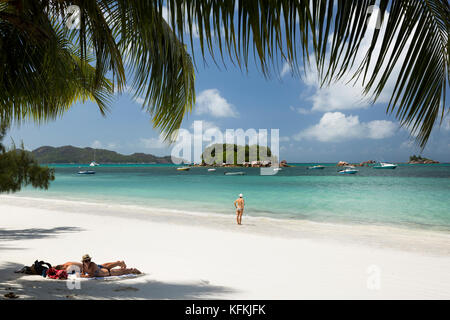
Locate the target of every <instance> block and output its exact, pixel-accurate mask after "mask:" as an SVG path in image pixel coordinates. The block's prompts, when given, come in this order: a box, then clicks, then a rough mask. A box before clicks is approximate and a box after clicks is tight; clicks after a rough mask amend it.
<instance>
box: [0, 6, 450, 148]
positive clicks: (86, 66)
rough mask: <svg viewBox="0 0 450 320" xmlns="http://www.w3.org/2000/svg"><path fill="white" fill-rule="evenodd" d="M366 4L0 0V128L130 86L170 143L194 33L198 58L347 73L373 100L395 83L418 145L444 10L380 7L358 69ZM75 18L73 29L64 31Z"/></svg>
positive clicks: (434, 117)
mask: <svg viewBox="0 0 450 320" xmlns="http://www.w3.org/2000/svg"><path fill="white" fill-rule="evenodd" d="M374 4H375V0H353V1H350V0H339V1H334V0H328V1H326V0H299V1H291V0H239V1H238V0H217V1H212V0H166V1H163V0H139V1H137V0H136V1H128V0H127V1H126V0H97V1H93V0H91V1H88V0H72V1H66V0H0V48H1V51H0V68H2V69H1V72H0V115H1V117H2V119H3V120H5V121H12V120H16V121H22V120H24V119H30V118H31V119H33V120H35V121H41V120H48V119H52V118H54V117H55V116H57V115H59V114H61V113H62V112H64V111H65V110H67V108H68V107H70V105H71V104H72V103H73V101H74V100H79V99H81V100H84V99H94V100H95V101H96V102H97V104H98V106H99V108H100V110H101V111H102V112H104V111H105V110H106V108H107V105H108V104H107V101H108V99H109V98H110V96H111V95H112V94H113V92H121V91H123V90H125V88H131V89H132V91H133V92H134V93H135V94H136V95H140V96H141V95H143V96H144V97H145V98H144V102H143V105H142V106H143V108H146V109H147V110H148V111H149V113H150V114H151V116H152V121H153V124H154V126H155V127H156V128H158V129H159V130H161V132H163V133H164V134H165V137H166V138H169V137H170V135H171V133H172V132H174V131H175V130H176V129H177V128H179V126H180V125H181V122H182V120H183V117H184V115H185V114H186V112H190V111H191V110H192V107H193V105H194V102H195V88H194V80H195V76H194V70H195V69H194V64H193V62H192V61H193V59H191V56H190V55H189V53H188V46H186V45H185V41H186V43H188V45H189V44H190V48H191V50H190V51H191V52H194V50H193V43H194V41H196V40H194V35H195V36H198V42H199V44H200V48H201V55H202V58H205V57H206V56H207V55H209V54H210V55H211V56H212V57H213V58H214V59H215V61H217V60H219V59H222V60H224V59H223V58H224V56H228V57H229V58H230V59H231V60H232V61H233V62H234V63H235V64H237V65H238V66H239V67H240V68H243V69H247V67H248V65H249V63H250V62H249V57H250V56H251V55H253V56H254V58H255V60H256V63H257V65H258V66H259V67H260V68H261V71H262V73H263V74H264V75H265V76H270V75H271V74H273V72H274V71H276V70H278V64H279V62H280V61H283V60H284V61H286V62H287V63H289V64H290V66H291V68H292V70H293V71H294V72H295V73H300V70H301V67H302V66H303V69H304V70H307V68H305V66H306V65H307V64H308V63H310V62H311V63H312V64H313V65H314V67H315V68H317V70H318V71H319V76H320V81H321V84H322V85H324V86H326V85H328V84H330V83H331V82H333V81H336V80H339V79H342V78H343V76H344V75H348V73H349V72H352V74H351V75H352V76H353V78H352V79H354V80H359V81H362V82H363V84H364V93H365V94H367V96H368V97H369V98H370V99H371V101H372V102H375V101H377V98H378V97H379V96H380V94H381V93H382V92H383V90H384V88H385V85H386V82H387V80H388V79H390V78H392V77H394V78H395V88H394V90H393V92H392V94H391V100H390V101H389V104H388V107H387V112H388V113H392V114H394V115H395V117H397V119H398V120H399V121H400V123H401V124H402V125H403V126H405V127H406V128H408V129H409V130H411V132H412V133H414V135H415V136H416V137H417V141H418V143H419V144H420V145H421V146H422V147H424V146H425V144H426V142H427V140H428V138H429V136H430V133H431V131H432V129H433V127H434V125H435V124H436V123H437V122H439V121H442V119H443V117H444V115H445V112H446V111H448V109H449V107H448V106H447V105H446V102H445V101H446V99H445V97H446V90H447V86H448V84H447V81H448V78H449V41H448V30H449V21H450V13H449V12H450V9H449V4H448V2H447V1H446V0H396V1H391V2H390V1H387V0H379V1H378V2H377V4H378V6H379V16H378V19H379V22H380V23H379V27H380V28H377V29H376V30H375V31H374V32H373V34H372V35H371V39H372V41H371V45H370V47H369V49H366V50H365V52H363V53H364V54H365V58H364V59H363V60H362V61H356V60H355V57H356V56H357V54H360V53H361V52H360V51H361V50H362V49H361V46H360V44H361V41H362V39H363V38H364V37H365V36H368V32H367V21H368V18H369V17H370V15H371V12H372V11H371V9H372V8H373V6H374ZM73 5H74V6H76V7H70V6H73ZM73 8H75V10H72V11H71V10H70V9H73ZM68 12H71V13H72V14H68ZM387 12H389V14H388V15H387ZM68 19H69V20H68ZM75 20H77V21H78V22H79V23H77V28H73V29H68V28H67V27H66V26H67V23H68V22H73V21H75ZM250 47H251V48H250ZM194 58H195V57H194ZM398 65H401V68H400V72H399V73H398V74H395V73H393V69H394V67H395V66H398ZM94 66H95V68H94ZM354 70H356V71H354ZM108 77H109V78H110V79H109V80H108Z"/></svg>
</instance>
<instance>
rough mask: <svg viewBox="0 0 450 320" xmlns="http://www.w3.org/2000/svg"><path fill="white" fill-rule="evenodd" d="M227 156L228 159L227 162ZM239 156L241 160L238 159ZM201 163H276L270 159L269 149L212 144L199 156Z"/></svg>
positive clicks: (258, 146) (270, 152) (253, 146)
mask: <svg viewBox="0 0 450 320" xmlns="http://www.w3.org/2000/svg"><path fill="white" fill-rule="evenodd" d="M230 154H231V156H230ZM227 156H229V157H230V159H229V160H231V159H232V160H231V161H227ZM239 156H241V157H242V158H241V159H238V157H239ZM201 159H202V163H207V164H222V163H228V164H231V162H232V164H234V165H241V164H242V162H250V161H277V160H276V159H275V160H274V159H272V151H271V150H270V148H269V147H263V146H260V145H251V146H249V145H246V146H238V145H237V144H226V143H224V144H219V143H216V144H213V145H211V146H209V147H207V148H206V149H205V151H203V153H202V155H201Z"/></svg>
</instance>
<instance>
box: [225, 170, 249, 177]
mask: <svg viewBox="0 0 450 320" xmlns="http://www.w3.org/2000/svg"><path fill="white" fill-rule="evenodd" d="M224 175H226V176H243V175H245V172H242V171H238V172H224Z"/></svg>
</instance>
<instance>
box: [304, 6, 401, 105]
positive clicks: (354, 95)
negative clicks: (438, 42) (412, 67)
mask: <svg viewBox="0 0 450 320" xmlns="http://www.w3.org/2000/svg"><path fill="white" fill-rule="evenodd" d="M378 11H379V9H378V7H376V6H375V7H374V11H373V14H372V16H371V18H370V20H369V23H368V26H367V32H366V36H365V37H364V38H363V39H362V41H361V44H360V47H359V50H358V53H357V55H356V58H355V63H354V66H353V68H351V69H350V70H348V71H347V73H346V75H345V76H344V77H343V78H342V79H341V80H339V81H338V82H332V83H331V84H330V85H329V86H324V87H322V88H321V87H320V83H319V81H318V71H317V69H316V68H315V67H312V68H311V70H309V71H308V72H307V75H306V77H305V78H304V79H303V82H304V83H305V84H306V85H308V86H310V87H311V88H313V89H314V93H313V94H312V96H311V97H310V98H309V99H310V100H311V101H312V104H313V106H312V111H319V112H329V111H335V110H354V109H364V108H367V107H369V105H370V101H369V97H368V96H364V95H363V89H364V86H363V84H362V77H361V78H360V79H359V80H358V81H357V82H356V83H355V81H354V80H353V81H352V80H351V79H352V76H353V75H354V73H355V71H356V70H357V68H358V66H359V64H360V63H361V62H362V61H363V59H364V57H365V55H366V52H367V50H368V49H369V47H370V45H371V40H372V35H373V32H374V30H375V26H376V22H377V21H376V20H377V16H378ZM388 17H389V14H388V13H386V15H385V17H384V22H383V24H384V26H382V28H381V32H380V36H379V38H380V39H383V36H384V31H385V30H386V28H385V26H386V23H387V21H388ZM393 43H395V39H394V41H393ZM381 44H382V43H381V41H378V43H377V44H376V46H375V49H374V53H373V54H372V60H371V62H370V66H369V72H368V74H370V73H371V71H372V70H373V68H374V66H375V63H376V61H377V58H378V52H379V51H380V48H381ZM391 48H392V46H391ZM390 51H392V49H391V50H390ZM405 55H406V53H403V54H402V55H401V56H400V57H399V60H398V61H397V64H396V66H395V67H394V69H393V71H392V73H391V75H390V77H389V80H388V81H387V83H386V85H385V87H384V90H383V92H382V94H381V95H380V96H379V97H378V99H377V103H387V102H389V99H390V97H391V94H392V91H393V89H394V87H395V81H396V78H397V75H398V74H399V72H400V69H401V65H402V61H403V60H404V57H405ZM387 56H389V53H388V54H387ZM313 60H314V59H313ZM386 63H387V62H386ZM311 65H312V66H314V65H315V62H314V61H312V63H311ZM384 67H385V65H384V66H383V68H384ZM382 70H383V69H382ZM366 80H367V79H366ZM376 82H377V81H375V83H376Z"/></svg>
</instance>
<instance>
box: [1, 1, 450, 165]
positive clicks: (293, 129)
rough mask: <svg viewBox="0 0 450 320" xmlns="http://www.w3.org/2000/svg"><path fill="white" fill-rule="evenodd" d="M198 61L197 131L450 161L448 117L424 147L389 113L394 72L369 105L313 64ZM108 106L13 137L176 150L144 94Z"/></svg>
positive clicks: (348, 154)
mask: <svg viewBox="0 0 450 320" xmlns="http://www.w3.org/2000/svg"><path fill="white" fill-rule="evenodd" d="M375 12H376V10H375ZM375 20H376V17H373V18H372V19H371V21H370V23H369V27H368V28H369V29H372V30H373V29H374V28H375V22H376V21H375ZM386 20H387V19H385V21H386ZM369 39H370V38H369V37H366V39H364V40H363V42H362V44H361V46H362V48H364V47H367V46H368V44H369ZM195 41H196V40H195ZM196 48H197V45H196ZM362 54H363V53H361V54H360V57H358V59H361V58H362ZM196 59H197V60H196V61H197V72H196V83H195V86H196V97H197V98H196V106H195V108H194V110H193V112H192V113H190V114H188V115H186V117H185V119H184V121H183V124H182V128H185V129H187V130H190V131H191V132H193V129H192V126H193V122H194V121H196V120H201V121H203V127H204V128H212V129H214V130H220V131H221V132H225V130H226V129H239V128H241V129H243V130H244V131H245V130H247V129H256V130H258V129H267V130H269V131H270V129H279V136H280V159H285V160H287V161H288V162H291V163H294V162H308V163H309V162H337V161H341V160H343V161H348V162H361V161H366V160H376V161H392V162H406V161H408V158H409V156H410V155H412V154H419V153H420V154H422V155H423V156H425V157H428V158H432V159H435V160H438V161H440V162H450V116H447V117H446V118H445V119H444V122H443V124H442V125H441V126H440V127H439V126H436V128H435V129H434V131H433V133H432V135H431V138H430V139H429V142H428V144H427V146H426V148H425V149H424V150H423V151H422V152H421V151H420V148H418V147H417V145H416V144H415V143H414V139H413V138H412V137H410V134H409V133H408V131H407V130H406V129H405V128H401V127H400V126H399V123H398V121H397V119H395V117H394V116H393V115H388V114H386V108H387V102H388V101H389V98H390V93H391V92H392V89H393V87H394V85H395V83H394V78H395V77H394V78H393V79H392V80H391V81H389V82H388V83H387V85H386V88H385V91H384V93H383V94H382V95H381V96H380V98H379V99H378V100H377V103H375V104H370V103H368V101H367V98H365V97H364V96H363V95H362V87H361V84H360V83H357V84H356V85H354V86H353V85H351V84H346V78H344V79H343V81H340V82H338V83H333V84H331V85H330V86H328V87H324V88H321V87H320V86H319V85H318V81H317V72H316V71H315V70H313V69H308V70H307V71H306V73H305V74H303V75H302V76H301V77H299V76H294V75H293V74H292V72H291V71H290V69H289V66H288V65H287V64H283V62H280V70H279V74H276V75H273V76H272V77H270V78H268V79H267V78H265V77H264V76H263V75H262V73H261V72H260V71H259V70H258V68H257V66H256V64H255V63H253V62H251V63H250V65H249V69H248V72H247V71H243V70H240V69H239V68H238V67H235V66H233V65H232V64H231V63H230V62H229V61H228V60H226V61H225V64H226V68H225V67H224V66H223V65H222V64H219V66H216V65H215V64H214V63H213V62H212V60H211V59H210V58H208V57H207V59H206V64H205V63H203V60H202V59H201V58H200V56H199V55H198V54H197V53H196ZM358 59H357V60H358ZM250 61H251V60H250ZM396 72H399V68H397V69H394V72H393V73H394V74H395V73H396ZM130 79H131V77H130ZM447 93H450V90H448V87H447ZM110 107H111V111H110V112H109V113H108V115H107V116H106V117H103V116H102V115H101V114H100V112H99V110H98V107H97V106H96V105H95V104H94V103H91V102H86V103H84V104H75V105H73V106H72V108H71V109H70V110H69V111H68V112H67V113H65V114H64V115H63V116H62V117H61V118H58V119H57V120H55V121H52V122H48V123H44V124H41V125H36V124H34V123H32V122H27V123H24V124H22V125H20V126H18V125H14V126H13V127H12V128H11V130H10V132H9V138H10V141H11V140H13V141H14V142H15V143H16V144H20V143H21V142H23V143H24V146H25V148H26V149H28V150H34V149H35V148H38V147H40V146H54V147H58V146H65V145H73V146H78V147H93V148H104V149H109V150H114V151H117V152H119V153H122V154H132V153H134V152H144V153H151V154H155V155H159V156H162V155H170V153H171V150H172V148H173V145H172V146H170V145H167V144H165V143H164V142H163V141H162V139H161V138H160V137H159V131H158V130H156V129H153V126H152V123H151V117H150V115H149V114H148V113H145V112H143V111H142V109H141V99H140V98H139V97H133V93H132V92H130V91H129V90H125V92H124V93H122V94H121V95H116V96H115V99H114V101H113V103H112V104H111V105H110ZM446 108H447V110H448V101H447V106H446ZM5 143H6V144H8V140H5ZM269 146H270V145H269ZM194 161H195V159H194Z"/></svg>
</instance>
